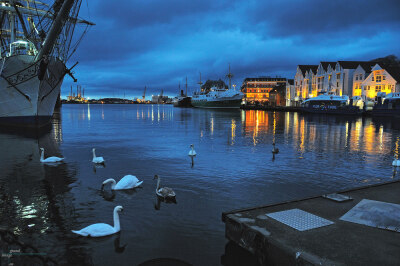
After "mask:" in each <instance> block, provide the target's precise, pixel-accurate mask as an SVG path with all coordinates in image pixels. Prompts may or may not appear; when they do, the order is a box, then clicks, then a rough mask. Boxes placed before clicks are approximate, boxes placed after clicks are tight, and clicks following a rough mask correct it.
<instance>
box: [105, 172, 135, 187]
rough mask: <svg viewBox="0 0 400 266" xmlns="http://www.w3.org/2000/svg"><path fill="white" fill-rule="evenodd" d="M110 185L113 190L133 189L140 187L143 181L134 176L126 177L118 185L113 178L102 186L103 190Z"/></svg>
mask: <svg viewBox="0 0 400 266" xmlns="http://www.w3.org/2000/svg"><path fill="white" fill-rule="evenodd" d="M108 183H111V189H112V190H122V189H131V188H136V187H138V186H140V185H141V184H142V183H143V181H139V179H137V178H136V176H134V175H126V176H124V177H123V178H121V180H119V181H118V183H116V182H115V180H114V179H113V178H109V179H107V180H105V181H104V182H103V185H101V190H103V189H104V186H105V185H106V184H108Z"/></svg>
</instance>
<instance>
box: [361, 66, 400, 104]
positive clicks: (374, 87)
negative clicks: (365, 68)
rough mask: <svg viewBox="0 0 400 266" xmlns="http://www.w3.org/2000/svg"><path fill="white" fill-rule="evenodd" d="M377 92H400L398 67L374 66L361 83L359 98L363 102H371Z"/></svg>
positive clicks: (399, 70)
mask: <svg viewBox="0 0 400 266" xmlns="http://www.w3.org/2000/svg"><path fill="white" fill-rule="evenodd" d="M379 92H384V93H386V94H389V93H392V92H400V67H385V66H381V65H380V64H375V66H374V67H373V68H372V69H371V73H369V75H368V76H367V77H366V78H365V79H364V80H363V81H362V83H361V97H362V99H363V100H364V101H373V100H375V97H376V96H377V94H378V93H379Z"/></svg>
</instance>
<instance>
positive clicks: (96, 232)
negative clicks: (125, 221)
mask: <svg viewBox="0 0 400 266" xmlns="http://www.w3.org/2000/svg"><path fill="white" fill-rule="evenodd" d="M122 210H123V208H122V206H117V207H115V208H114V227H112V226H111V225H109V224H105V223H97V224H92V225H89V226H87V227H85V228H83V229H81V230H79V231H75V230H72V232H73V233H75V234H78V235H81V236H91V237H101V236H108V235H112V234H115V233H118V232H119V231H120V230H121V227H120V224H119V216H118V212H119V211H122Z"/></svg>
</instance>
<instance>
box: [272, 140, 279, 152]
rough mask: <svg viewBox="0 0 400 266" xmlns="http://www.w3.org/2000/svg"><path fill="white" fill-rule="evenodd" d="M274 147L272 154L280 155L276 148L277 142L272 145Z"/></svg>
mask: <svg viewBox="0 0 400 266" xmlns="http://www.w3.org/2000/svg"><path fill="white" fill-rule="evenodd" d="M272 146H273V148H272V153H273V154H278V153H279V149H278V148H275V142H273V143H272Z"/></svg>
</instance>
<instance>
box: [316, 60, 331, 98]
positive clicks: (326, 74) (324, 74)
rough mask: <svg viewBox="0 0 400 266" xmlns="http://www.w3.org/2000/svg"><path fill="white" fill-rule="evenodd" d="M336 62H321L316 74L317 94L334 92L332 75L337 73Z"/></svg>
mask: <svg viewBox="0 0 400 266" xmlns="http://www.w3.org/2000/svg"><path fill="white" fill-rule="evenodd" d="M335 66H336V62H320V63H319V65H318V69H317V74H316V94H317V95H320V94H324V93H334V94H335V91H332V75H334V74H335Z"/></svg>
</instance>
